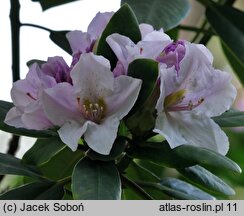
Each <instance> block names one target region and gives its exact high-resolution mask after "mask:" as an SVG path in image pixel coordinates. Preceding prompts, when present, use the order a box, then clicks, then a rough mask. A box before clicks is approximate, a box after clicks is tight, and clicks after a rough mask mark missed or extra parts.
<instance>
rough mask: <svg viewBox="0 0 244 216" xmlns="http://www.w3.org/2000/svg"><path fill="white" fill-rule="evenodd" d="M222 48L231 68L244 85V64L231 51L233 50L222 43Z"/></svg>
mask: <svg viewBox="0 0 244 216" xmlns="http://www.w3.org/2000/svg"><path fill="white" fill-rule="evenodd" d="M222 48H223V51H224V54H225V56H226V58H227V59H228V61H229V63H230V66H231V67H232V69H233V70H234V71H235V73H236V75H237V76H238V78H239V79H240V81H241V83H244V63H242V62H241V61H240V59H239V58H237V57H236V55H235V54H234V53H233V52H232V51H231V49H230V48H229V47H227V46H226V45H225V44H224V43H222Z"/></svg>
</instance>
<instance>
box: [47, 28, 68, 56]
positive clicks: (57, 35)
mask: <svg viewBox="0 0 244 216" xmlns="http://www.w3.org/2000/svg"><path fill="white" fill-rule="evenodd" d="M68 32H69V31H51V32H50V35H49V37H50V39H51V40H52V41H53V42H54V43H55V44H56V45H58V46H59V47H60V48H62V49H63V50H64V51H66V52H67V53H69V54H72V50H71V47H70V45H69V41H68V40H67V38H66V34H67V33H68Z"/></svg>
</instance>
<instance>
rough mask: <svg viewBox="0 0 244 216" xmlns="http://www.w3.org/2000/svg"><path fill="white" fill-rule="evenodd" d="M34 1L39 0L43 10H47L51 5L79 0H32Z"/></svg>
mask: <svg viewBox="0 0 244 216" xmlns="http://www.w3.org/2000/svg"><path fill="white" fill-rule="evenodd" d="M32 1H33V2H39V3H40V4H41V7H42V10H47V9H49V8H51V7H55V6H59V5H62V4H67V3H70V2H74V1H77V0H32Z"/></svg>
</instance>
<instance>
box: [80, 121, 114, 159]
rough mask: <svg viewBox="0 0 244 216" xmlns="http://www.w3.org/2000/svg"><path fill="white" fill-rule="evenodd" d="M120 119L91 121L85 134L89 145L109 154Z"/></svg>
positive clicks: (104, 153) (101, 152)
mask: <svg viewBox="0 0 244 216" xmlns="http://www.w3.org/2000/svg"><path fill="white" fill-rule="evenodd" d="M118 127H119V120H118V119H117V118H116V117H109V118H106V119H105V120H104V121H103V122H102V123H101V124H95V123H93V122H90V123H89V125H88V127H87V130H86V132H85V134H84V137H85V141H86V142H87V144H88V146H89V147H90V148H91V149H92V150H94V151H95V152H98V153H99V154H103V155H108V154H109V153H110V150H111V148H112V146H113V143H114V140H115V138H116V136H117V131H118Z"/></svg>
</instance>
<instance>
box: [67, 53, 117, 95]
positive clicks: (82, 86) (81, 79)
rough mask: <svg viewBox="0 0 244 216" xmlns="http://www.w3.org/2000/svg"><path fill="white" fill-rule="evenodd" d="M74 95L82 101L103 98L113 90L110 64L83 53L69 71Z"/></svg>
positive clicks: (91, 54) (102, 58)
mask: <svg viewBox="0 0 244 216" xmlns="http://www.w3.org/2000/svg"><path fill="white" fill-rule="evenodd" d="M71 77H72V80H73V84H74V90H75V94H76V95H77V96H79V97H80V98H81V100H82V99H90V100H93V99H95V100H96V99H98V98H104V97H105V96H106V95H107V94H110V93H111V91H112V90H113V85H114V77H113V73H112V72H111V71H110V63H109V61H108V60H107V59H105V58H104V57H102V56H96V55H94V54H93V53H85V54H82V55H81V57H80V60H79V62H78V63H77V64H76V65H75V66H74V68H73V69H72V71H71Z"/></svg>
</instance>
